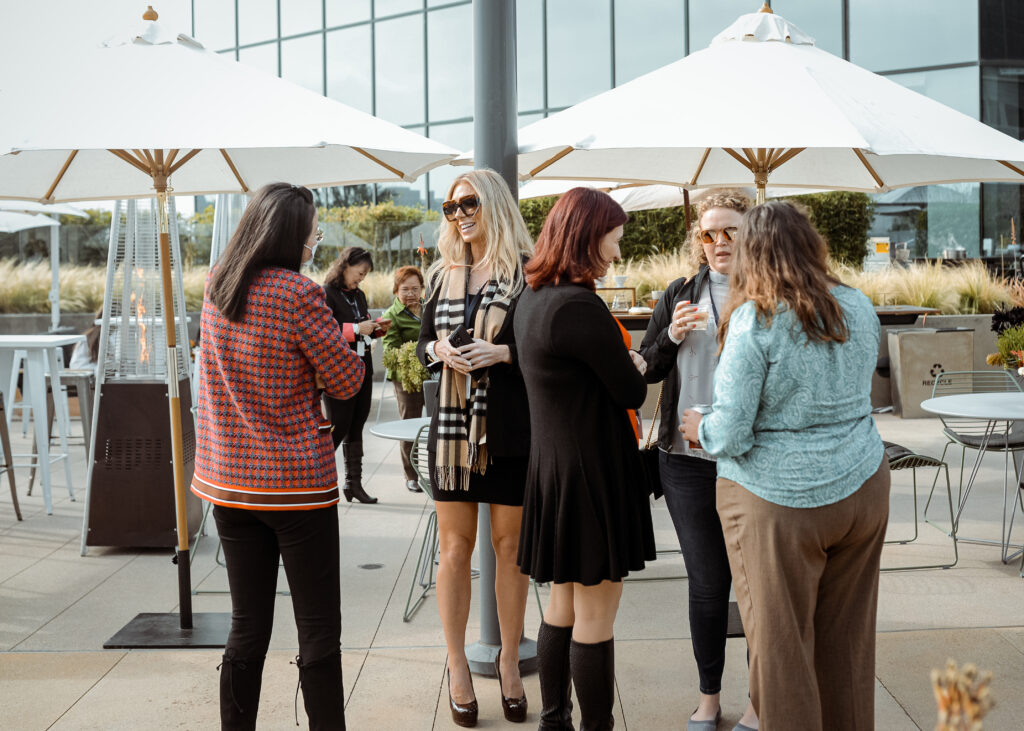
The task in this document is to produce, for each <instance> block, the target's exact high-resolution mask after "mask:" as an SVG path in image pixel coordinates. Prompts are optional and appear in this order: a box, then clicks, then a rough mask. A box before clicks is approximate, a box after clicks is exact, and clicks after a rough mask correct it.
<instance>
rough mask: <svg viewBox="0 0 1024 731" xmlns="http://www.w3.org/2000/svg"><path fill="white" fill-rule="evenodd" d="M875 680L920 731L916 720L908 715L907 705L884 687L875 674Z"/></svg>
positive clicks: (920, 730) (919, 730) (883, 683)
mask: <svg viewBox="0 0 1024 731" xmlns="http://www.w3.org/2000/svg"><path fill="white" fill-rule="evenodd" d="M875 680H877V681H878V684H879V685H880V686H882V690H884V691H885V692H886V693H887V694H888V695H889V697H890V698H892V701H893V703H895V704H896V705H897V706H899V707H900V710H901V711H903V715H904V716H906V717H907V720H908V721H910V722H911V723H912V724H914V726H915V727H917V729H918V731H922V729H921V727H920V726H918V725H917V722H916V721H915V720H914V718H913V716H911V715H910V711H908V710H907V707H906V706H905V705H903V704H902V703H901V702H900V699H899V698H897V697H896V696H895V695H893V693H892V691H891V690H889V688H888V687H886V685H885V682H884V681H883V680H882V679H881V678H880V677H879V676H877V675H876V676H875Z"/></svg>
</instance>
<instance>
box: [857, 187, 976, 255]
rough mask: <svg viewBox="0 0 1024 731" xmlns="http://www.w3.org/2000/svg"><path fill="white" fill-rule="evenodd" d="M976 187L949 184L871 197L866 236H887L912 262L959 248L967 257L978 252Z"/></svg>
mask: <svg viewBox="0 0 1024 731" xmlns="http://www.w3.org/2000/svg"><path fill="white" fill-rule="evenodd" d="M979 188H980V186H979V184H978V183H951V184H948V185H926V186H925V185H922V186H917V187H914V188H897V189H896V190H892V191H889V192H888V193H881V194H878V195H875V196H872V197H873V198H874V199H875V218H874V221H873V222H872V224H871V228H870V230H869V231H868V235H869V236H888V237H889V241H890V243H891V244H892V245H894V246H896V247H898V248H903V247H904V246H905V247H906V248H907V249H908V250H909V252H910V256H911V258H914V259H918V258H922V257H929V258H937V257H941V256H942V251H943V250H944V249H954V248H956V247H958V246H962V247H963V248H964V249H966V250H967V256H969V257H977V256H978V255H979V252H980V246H979V243H980V225H979V224H980V219H979V215H980V206H979V190H978V189H979Z"/></svg>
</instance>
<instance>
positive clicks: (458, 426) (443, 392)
mask: <svg viewBox="0 0 1024 731" xmlns="http://www.w3.org/2000/svg"><path fill="white" fill-rule="evenodd" d="M467 275H468V267H467V266H465V265H456V266H452V267H449V269H448V271H446V272H445V273H444V275H443V277H442V279H441V281H440V282H439V283H438V289H439V292H438V298H437V306H436V307H435V308H434V329H435V330H436V332H437V337H438V338H439V339H444V338H447V337H448V336H449V335H450V334H451V333H452V332H453V331H454V330H455V329H456V328H457V327H458V326H459V325H460V324H461V323H462V321H463V319H464V317H465V314H466V281H467V279H468V276H467ZM497 295H498V283H497V282H496V281H495V280H493V279H492V280H491V281H489V282H487V284H485V285H484V288H483V290H482V291H481V299H480V304H479V305H478V306H477V308H476V315H475V316H474V318H473V324H472V327H473V333H472V335H473V337H474V338H479V339H480V340H486V341H487V342H489V343H493V342H494V338H495V337H497V335H498V333H499V332H500V331H501V327H502V325H503V324H504V322H505V317H506V315H507V314H508V308H509V302H508V300H506V299H501V298H498V296H497ZM488 374H489V370H488V369H487V368H484V369H481V370H480V371H474V372H473V373H472V374H470V375H469V376H464V375H463V374H461V373H459V372H458V371H455V370H453V369H451V368H448V367H445V368H444V370H442V372H441V389H440V393H439V394H438V419H437V462H436V465H435V467H434V484H435V485H436V486H437V487H438V488H439V489H441V490H468V489H469V475H470V472H478V473H479V474H481V475H482V474H484V473H485V472H486V471H487V387H488V385H489V382H490V379H489V377H488Z"/></svg>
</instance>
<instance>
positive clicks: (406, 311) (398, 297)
mask: <svg viewBox="0 0 1024 731" xmlns="http://www.w3.org/2000/svg"><path fill="white" fill-rule="evenodd" d="M392 292H393V293H394V295H395V301H394V302H393V303H392V304H391V307H389V308H387V309H386V310H385V311H384V314H383V315H381V319H383V320H390V321H391V327H390V328H389V329H388V332H387V334H386V335H385V336H384V339H383V341H382V342H383V343H384V352H385V353H386V352H388V351H389V350H391V349H392V348H401V347H402V346H403V345H405V344H406V343H408V342H417V341H418V340H419V339H420V321H421V318H422V316H423V303H422V301H421V298H422V297H423V274H422V273H421V272H420V270H419V269H417V268H416V267H414V266H405V267H400V268H399V269H398V270H397V271H396V272H395V282H394V287H393V288H392ZM384 378H385V380H389V381H391V382H392V383H393V384H394V386H395V401H397V402H398V418H399V419H418V418H419V417H420V415H421V414H422V413H423V391H422V389H421V390H420V391H416V392H412V391H406V390H405V389H404V388H402V381H401V380H400V379H399V378H398V375H397V374H395V373H391V372H388V373H386V374H385V375H384ZM411 451H412V442H402V469H403V471H404V472H405V487H406V489H407V490H409V492H421V490H420V481H419V477H418V476H417V474H416V469H415V468H414V467H413V466H412V460H411V459H410V458H409V454H410V452H411Z"/></svg>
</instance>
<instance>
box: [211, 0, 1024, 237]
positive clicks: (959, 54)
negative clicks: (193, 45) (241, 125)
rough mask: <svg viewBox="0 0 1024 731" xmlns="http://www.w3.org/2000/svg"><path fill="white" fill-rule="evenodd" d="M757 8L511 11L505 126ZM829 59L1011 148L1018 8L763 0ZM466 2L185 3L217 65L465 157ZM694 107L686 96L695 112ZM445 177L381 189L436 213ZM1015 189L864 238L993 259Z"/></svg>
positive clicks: (986, 3) (563, 3)
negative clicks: (973, 122)
mask: <svg viewBox="0 0 1024 731" xmlns="http://www.w3.org/2000/svg"><path fill="white" fill-rule="evenodd" d="M760 4H761V0H517V2H516V13H517V49H518V68H517V74H518V92H517V93H518V104H519V122H520V126H522V125H525V124H528V123H530V122H533V121H535V120H537V119H540V118H542V117H544V116H547V115H549V114H552V113H554V112H557V111H560V110H562V109H564V108H566V107H568V106H571V105H573V104H575V103H577V102H579V101H582V100H583V99H586V98H588V97H591V96H593V95H595V94H598V93H600V92H602V91H605V90H607V89H610V88H612V87H613V86H616V85H619V84H623V83H625V82H627V81H630V80H631V79H634V78H636V77H637V76H640V75H642V74H644V73H647V72H648V71H652V70H654V69H656V68H658V67H660V66H663V65H665V64H667V63H670V62H672V61H675V60H677V59H679V58H681V57H682V56H684V55H686V54H687V53H690V52H691V51H696V50H700V49H702V48H704V47H706V46H707V45H708V43H709V42H710V41H711V39H712V38H713V37H714V36H715V35H716V34H717V33H718V32H719V31H721V30H722V29H724V28H725V27H726V26H728V25H729V24H730V23H731V22H732V21H733V20H735V19H736V17H737V16H739V15H741V14H742V13H747V12H753V11H756V10H757V9H758V8H759V7H760ZM770 4H771V6H772V8H773V10H774V11H775V12H777V13H779V14H780V15H782V16H784V17H785V18H786V19H787V20H790V21H791V22H793V23H795V24H796V25H797V26H799V27H800V28H801V29H803V30H804V31H805V32H807V33H809V34H810V35H811V36H813V37H814V38H815V39H816V45H818V46H819V47H820V48H823V49H824V50H826V51H829V52H830V53H833V54H836V55H838V56H841V57H843V58H845V59H847V60H849V61H852V62H853V63H856V64H858V65H860V66H863V67H865V68H867V69H870V70H871V71H874V72H876V73H879V74H882V75H885V76H888V77H889V78H891V79H892V80H894V81H896V82H898V83H900V84H903V85H904V86H906V87H908V88H910V89H913V90H914V91H918V92H920V93H922V94H925V95H926V96H929V97H932V98H934V99H936V100H938V101H940V102H942V103H944V104H947V105H949V106H951V107H953V108H954V109H958V110H960V111H961V112H963V113H965V114H967V115H970V116H972V117H974V118H976V119H980V120H981V121H983V122H986V123H988V124H990V125H992V126H993V127H996V128H997V129H999V130H1001V131H1003V132H1006V133H1007V134H1010V135H1012V136H1014V137H1016V138H1017V139H1020V138H1021V137H1022V136H1024V118H1022V105H1024V3H1022V2H1020V0H898V2H893V0H773V1H772V2H771V3H770ZM472 13H473V8H472V0H192V18H193V28H192V30H193V35H194V36H195V37H196V38H197V39H198V40H200V41H201V42H202V43H204V44H205V45H206V46H207V47H208V48H211V49H213V50H215V51H217V52H219V53H224V54H227V55H230V56H232V57H234V58H235V59H237V60H238V61H241V62H243V63H247V64H251V65H253V66H257V67H259V68H261V69H263V70H265V71H266V72H268V73H271V74H274V75H279V76H281V77H283V78H286V79H289V80H290V81H293V82H295V83H297V84H300V85H302V86H305V87H307V88H309V89H311V90H313V91H316V92H319V93H321V94H324V95H326V96H328V97H331V98H334V99H337V100H339V101H342V102H344V103H346V104H348V105H350V106H353V107H356V108H358V109H362V110H364V111H366V112H369V113H371V114H374V115H376V116H378V117H381V118H383V119H387V120H389V121H392V122H395V123H396V124H400V125H402V126H404V127H407V128H408V129H411V130H414V131H416V132H419V133H421V134H424V135H426V136H428V137H431V138H434V139H437V140H439V141H441V142H444V143H446V144H448V145H451V146H452V147H455V148H457V149H462V150H465V149H469V148H471V147H472V146H473V20H472ZM695 102H696V100H695ZM455 174H456V172H455V171H453V170H450V169H440V170H436V171H434V172H432V173H430V174H429V175H426V176H424V177H423V178H422V179H420V180H419V181H417V182H416V183H413V184H411V185H389V186H387V188H388V189H390V191H391V192H392V194H393V195H394V197H395V200H396V201H397V202H399V203H403V204H408V205H416V204H420V205H424V206H429V207H431V208H435V209H436V208H438V207H439V205H440V202H441V201H442V200H443V199H444V196H445V193H446V192H447V188H448V186H449V184H450V182H451V180H452V178H453V177H454V175H455ZM1022 190H1024V189H1022V186H1019V185H1010V184H982V185H979V184H957V185H942V186H928V187H920V188H913V189H907V190H897V191H893V192H891V193H887V194H883V195H879V196H876V199H877V200H876V204H877V205H876V218H875V223H874V226H873V230H872V231H871V233H872V235H879V236H889V237H890V239H891V240H892V242H893V243H902V244H903V245H904V246H905V247H906V248H908V249H910V251H911V255H912V256H938V255H940V254H941V251H942V250H943V249H947V248H950V247H956V246H962V247H964V248H966V249H967V253H968V255H969V256H979V255H985V254H989V255H998V253H999V251H1000V249H1005V248H1006V246H1007V245H1008V244H1009V238H1010V222H1011V220H1015V221H1016V227H1017V228H1019V226H1020V224H1021V214H1022V208H1024V194H1022Z"/></svg>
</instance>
